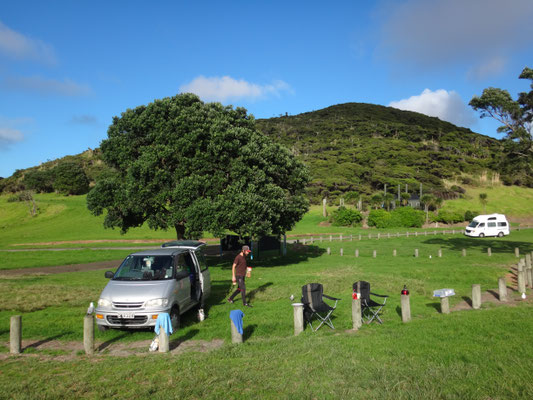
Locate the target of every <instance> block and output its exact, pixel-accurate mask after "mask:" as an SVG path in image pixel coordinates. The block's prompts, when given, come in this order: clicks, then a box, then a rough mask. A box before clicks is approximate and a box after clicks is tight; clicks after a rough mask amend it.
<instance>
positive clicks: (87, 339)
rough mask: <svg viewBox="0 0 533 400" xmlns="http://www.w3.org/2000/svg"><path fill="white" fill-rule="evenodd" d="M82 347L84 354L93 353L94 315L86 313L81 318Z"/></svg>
mask: <svg viewBox="0 0 533 400" xmlns="http://www.w3.org/2000/svg"><path fill="white" fill-rule="evenodd" d="M83 348H84V349H85V354H87V355H92V354H94V317H93V316H92V315H86V316H85V317H84V318H83Z"/></svg>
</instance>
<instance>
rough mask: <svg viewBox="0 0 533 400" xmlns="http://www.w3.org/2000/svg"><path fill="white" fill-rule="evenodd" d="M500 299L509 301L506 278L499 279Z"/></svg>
mask: <svg viewBox="0 0 533 400" xmlns="http://www.w3.org/2000/svg"><path fill="white" fill-rule="evenodd" d="M498 297H499V298H500V301H507V285H506V284H505V277H501V278H498Z"/></svg>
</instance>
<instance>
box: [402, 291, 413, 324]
mask: <svg viewBox="0 0 533 400" xmlns="http://www.w3.org/2000/svg"><path fill="white" fill-rule="evenodd" d="M401 304H402V322H409V321H411V303H410V301H409V295H408V294H402V295H401Z"/></svg>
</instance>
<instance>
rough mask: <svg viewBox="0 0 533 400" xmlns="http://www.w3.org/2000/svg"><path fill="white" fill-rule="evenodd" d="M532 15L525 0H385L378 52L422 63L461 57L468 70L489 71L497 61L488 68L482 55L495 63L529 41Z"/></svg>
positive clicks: (532, 35) (532, 33)
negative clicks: (506, 0) (469, 68)
mask: <svg viewBox="0 0 533 400" xmlns="http://www.w3.org/2000/svg"><path fill="white" fill-rule="evenodd" d="M532 20H533V1H531V0H513V1H511V2H505V1H502V0H468V1H465V0H433V1H428V0H407V1H403V2H391V1H387V2H385V3H384V4H383V7H382V8H381V16H380V21H381V28H380V29H381V35H380V47H379V50H378V52H379V54H381V55H383V56H384V57H386V58H390V59H392V60H394V61H401V62H403V63H406V64H409V65H414V66H417V67H422V68H424V67H439V66H440V67H442V66H448V65H451V64H455V63H457V62H467V63H469V64H470V65H472V64H473V65H474V66H473V70H472V74H474V75H475V74H477V75H483V74H486V73H488V72H490V73H494V72H498V71H501V69H502V65H501V64H500V65H499V66H498V67H497V66H496V65H492V67H490V68H488V67H487V63H489V64H490V61H487V60H495V59H500V63H501V61H502V60H504V59H506V58H508V57H509V56H510V55H511V54H512V53H513V52H514V51H516V50H518V51H521V50H523V49H524V48H526V47H527V46H531V45H532V44H533V23H531V21H532ZM492 62H493V61H492ZM476 69H477V70H478V71H476Z"/></svg>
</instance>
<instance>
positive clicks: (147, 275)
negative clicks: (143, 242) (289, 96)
mask: <svg viewBox="0 0 533 400" xmlns="http://www.w3.org/2000/svg"><path fill="white" fill-rule="evenodd" d="M172 273H173V266H172V257H171V256H132V255H130V256H128V257H126V259H125V260H124V261H122V264H120V267H119V268H118V270H117V272H116V273H115V276H114V277H113V279H114V280H119V281H152V280H162V279H172Z"/></svg>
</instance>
